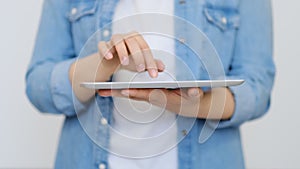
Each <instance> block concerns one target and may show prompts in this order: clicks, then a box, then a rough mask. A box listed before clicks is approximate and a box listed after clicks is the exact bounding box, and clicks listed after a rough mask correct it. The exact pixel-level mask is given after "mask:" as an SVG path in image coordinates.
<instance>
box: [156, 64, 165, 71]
mask: <svg viewBox="0 0 300 169" xmlns="http://www.w3.org/2000/svg"><path fill="white" fill-rule="evenodd" d="M158 67H159V69H160V70H165V68H166V66H165V65H164V64H163V63H161V64H159V65H158Z"/></svg>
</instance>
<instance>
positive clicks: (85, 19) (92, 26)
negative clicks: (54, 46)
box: [68, 0, 98, 53]
mask: <svg viewBox="0 0 300 169" xmlns="http://www.w3.org/2000/svg"><path fill="white" fill-rule="evenodd" d="M97 7H98V0H81V1H79V0H74V2H72V3H71V6H70V10H69V13H68V19H69V21H70V23H71V29H72V37H73V43H74V47H75V51H76V53H79V52H80V50H81V48H82V47H83V46H84V43H85V42H86V41H87V40H88V39H89V37H90V36H91V35H92V34H93V33H95V32H96V29H97V26H96V23H97V22H96V12H97Z"/></svg>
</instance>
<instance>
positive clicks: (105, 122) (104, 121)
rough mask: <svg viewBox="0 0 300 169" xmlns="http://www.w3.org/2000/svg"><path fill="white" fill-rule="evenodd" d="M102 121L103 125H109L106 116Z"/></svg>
mask: <svg viewBox="0 0 300 169" xmlns="http://www.w3.org/2000/svg"><path fill="white" fill-rule="evenodd" d="M100 121H101V124H102V125H107V120H106V118H104V117H102V118H101V120H100Z"/></svg>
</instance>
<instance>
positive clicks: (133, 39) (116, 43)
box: [98, 32, 165, 78]
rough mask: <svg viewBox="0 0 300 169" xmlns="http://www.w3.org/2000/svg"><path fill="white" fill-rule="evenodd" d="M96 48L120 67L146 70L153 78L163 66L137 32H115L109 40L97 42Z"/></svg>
mask: <svg viewBox="0 0 300 169" xmlns="http://www.w3.org/2000/svg"><path fill="white" fill-rule="evenodd" d="M98 49H99V54H100V56H101V57H103V58H105V59H106V60H108V61H109V60H111V61H112V63H116V64H118V65H120V66H121V67H120V68H124V69H127V70H131V71H137V72H143V71H145V70H147V71H148V73H149V75H150V76H151V77H153V78H155V77H157V75H158V72H159V71H163V70H164V68H165V66H164V64H163V63H162V62H161V61H160V60H156V59H154V58H153V55H152V53H151V50H150V48H149V46H148V44H147V42H146V41H145V40H144V38H143V37H142V36H141V35H140V34H139V33H137V32H132V33H129V34H115V35H113V36H112V38H111V40H110V41H109V42H104V41H101V42H99V44H98Z"/></svg>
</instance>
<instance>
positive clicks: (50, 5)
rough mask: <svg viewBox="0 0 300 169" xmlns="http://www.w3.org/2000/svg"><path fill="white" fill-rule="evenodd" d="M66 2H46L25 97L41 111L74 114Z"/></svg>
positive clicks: (73, 55) (69, 34)
mask: <svg viewBox="0 0 300 169" xmlns="http://www.w3.org/2000/svg"><path fill="white" fill-rule="evenodd" d="M68 8H69V7H68V4H67V1H61V0H45V1H44V4H43V12H42V16H41V20H40V26H39V31H38V34H37V38H36V44H35V48H34V52H33V56H32V59H31V62H30V64H29V68H28V71H27V73H26V94H27V96H28V98H29V100H30V101H31V103H32V104H33V105H34V106H35V107H36V108H37V109H38V110H39V111H41V112H47V113H55V114H65V115H68V116H72V115H75V111H74V106H73V101H72V100H73V98H72V87H71V83H70V81H69V76H68V74H69V73H68V72H69V68H70V65H71V64H72V63H73V62H74V60H75V54H74V49H73V41H72V35H71V26H70V22H69V20H68V18H67V11H68Z"/></svg>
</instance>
